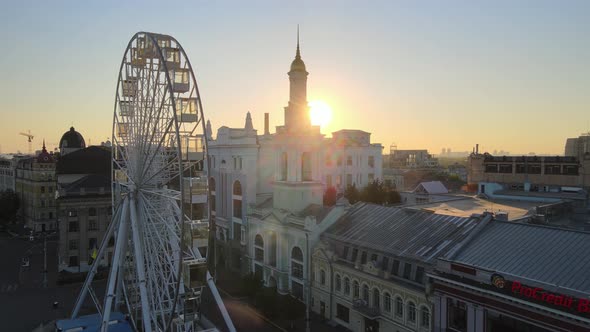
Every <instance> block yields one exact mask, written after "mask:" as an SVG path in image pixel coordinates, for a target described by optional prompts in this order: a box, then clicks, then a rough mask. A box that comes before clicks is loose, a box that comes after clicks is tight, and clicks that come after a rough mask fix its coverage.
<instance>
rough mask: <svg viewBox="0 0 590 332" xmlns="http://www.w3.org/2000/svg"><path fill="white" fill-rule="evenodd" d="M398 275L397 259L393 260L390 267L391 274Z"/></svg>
mask: <svg viewBox="0 0 590 332" xmlns="http://www.w3.org/2000/svg"><path fill="white" fill-rule="evenodd" d="M398 273H399V261H398V260H397V259H394V260H393V265H392V266H391V274H393V275H398Z"/></svg>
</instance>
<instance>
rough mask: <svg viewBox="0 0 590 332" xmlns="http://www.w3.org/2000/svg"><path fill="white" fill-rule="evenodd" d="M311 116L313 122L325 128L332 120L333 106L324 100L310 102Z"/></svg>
mask: <svg viewBox="0 0 590 332" xmlns="http://www.w3.org/2000/svg"><path fill="white" fill-rule="evenodd" d="M309 108H310V109H309V117H310V118H311V124H312V125H314V126H320V127H321V128H325V127H326V126H327V125H329V124H330V122H331V121H332V108H331V107H330V105H328V104H327V103H326V102H324V101H322V100H313V101H310V102H309Z"/></svg>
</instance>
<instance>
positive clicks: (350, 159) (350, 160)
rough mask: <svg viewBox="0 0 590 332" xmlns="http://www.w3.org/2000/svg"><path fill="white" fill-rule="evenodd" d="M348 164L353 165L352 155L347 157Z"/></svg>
mask: <svg viewBox="0 0 590 332" xmlns="http://www.w3.org/2000/svg"><path fill="white" fill-rule="evenodd" d="M346 166H352V156H348V157H346Z"/></svg>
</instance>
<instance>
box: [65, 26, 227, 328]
mask: <svg viewBox="0 0 590 332" xmlns="http://www.w3.org/2000/svg"><path fill="white" fill-rule="evenodd" d="M204 121H205V118H204V115H203V108H202V105H201V97H200V95H199V90H198V87H197V81H196V79H195V76H194V73H193V70H192V67H191V64H190V62H189V59H188V57H187V55H186V53H185V52H184V50H183V48H182V46H181V45H180V43H178V41H176V39H174V38H173V37H171V36H167V35H162V34H155V33H147V32H139V33H137V34H135V35H134V36H133V38H132V39H131V41H130V42H129V44H128V45H127V49H126V50H125V53H124V56H123V60H122V61H121V67H120V69H119V75H118V82H117V90H116V96H115V106H114V116H113V129H112V130H113V133H112V161H113V166H112V167H113V172H112V180H113V188H112V198H113V209H114V213H113V219H112V222H111V223H110V224H109V228H108V230H107V233H106V235H105V236H104V238H103V240H102V243H101V246H100V249H99V250H98V253H97V255H96V256H97V257H96V258H95V262H94V263H93V265H92V268H91V271H90V273H89V274H88V277H87V279H86V282H85V284H84V286H83V288H82V291H81V292H80V295H79V297H78V300H77V302H76V305H75V309H74V311H73V313H72V319H73V318H76V316H77V315H78V313H79V310H80V306H81V304H82V303H83V302H84V299H85V297H86V295H88V294H89V295H90V296H91V298H92V300H93V301H94V303H95V304H96V307H97V309H98V312H99V314H100V317H101V331H107V330H108V326H109V322H110V319H111V313H112V312H117V313H118V312H125V313H126V314H127V315H128V317H129V318H130V321H131V324H132V326H133V327H134V328H135V329H136V330H141V331H169V330H177V331H184V330H191V331H192V330H194V329H195V322H196V321H197V320H198V317H199V315H198V314H199V308H200V296H201V294H202V293H203V290H204V288H205V287H207V286H208V287H209V289H210V290H211V292H212V294H213V297H214V299H215V301H216V302H217V304H218V306H219V309H220V311H221V314H222V316H223V318H224V320H225V322H226V325H227V326H228V329H229V330H235V329H234V327H233V324H232V323H231V320H230V319H229V315H228V314H227V310H226V309H225V307H224V306H223V302H222V301H221V298H220V297H219V293H218V292H217V289H216V288H215V284H214V283H213V278H211V275H210V274H209V272H208V271H207V265H206V257H205V256H206V252H207V241H208V230H209V228H208V227H209V222H208V221H209V212H210V211H209V205H208V197H209V196H208V195H209V191H208V188H207V184H208V167H209V166H208V163H207V137H206V128H205V123H204ZM111 238H112V240H111ZM109 242H110V243H109ZM113 245H114V250H113V252H112V259H111V260H110V271H109V276H108V282H107V289H106V294H105V298H104V300H103V301H100V300H99V299H98V298H97V297H96V295H95V293H94V291H93V290H92V287H91V283H92V279H93V278H94V275H95V274H96V271H97V267H98V263H99V261H101V259H102V258H103V257H104V256H105V253H106V252H107V251H108V250H107V248H109V247H113Z"/></svg>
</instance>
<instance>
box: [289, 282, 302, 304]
mask: <svg viewBox="0 0 590 332" xmlns="http://www.w3.org/2000/svg"><path fill="white" fill-rule="evenodd" d="M291 294H293V296H295V297H296V298H298V299H300V300H303V285H302V284H300V283H298V282H291Z"/></svg>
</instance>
